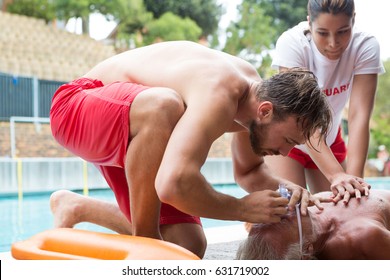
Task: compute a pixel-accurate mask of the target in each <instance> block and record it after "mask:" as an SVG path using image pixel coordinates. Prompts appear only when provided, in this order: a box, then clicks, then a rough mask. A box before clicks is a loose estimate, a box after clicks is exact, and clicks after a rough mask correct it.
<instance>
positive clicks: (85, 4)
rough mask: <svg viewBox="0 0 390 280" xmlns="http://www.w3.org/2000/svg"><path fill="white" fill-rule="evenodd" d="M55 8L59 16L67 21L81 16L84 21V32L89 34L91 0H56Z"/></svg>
mask: <svg viewBox="0 0 390 280" xmlns="http://www.w3.org/2000/svg"><path fill="white" fill-rule="evenodd" d="M54 8H55V10H56V16H57V18H59V19H61V20H64V21H65V22H67V21H68V20H69V19H71V18H80V19H81V21H82V23H81V26H82V33H83V34H89V14H90V13H91V0H55V1H54Z"/></svg>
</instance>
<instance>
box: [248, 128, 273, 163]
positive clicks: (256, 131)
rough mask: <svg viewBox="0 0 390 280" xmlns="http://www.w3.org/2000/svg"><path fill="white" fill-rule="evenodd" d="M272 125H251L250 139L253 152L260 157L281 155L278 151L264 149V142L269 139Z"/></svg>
mask: <svg viewBox="0 0 390 280" xmlns="http://www.w3.org/2000/svg"><path fill="white" fill-rule="evenodd" d="M271 125H272V123H269V124H257V123H256V122H255V121H252V123H251V124H250V125H249V138H250V142H251V147H252V150H253V152H254V153H255V154H256V155H258V156H261V157H263V156H266V155H280V153H279V151H278V150H271V149H264V142H265V139H267V137H268V134H269V131H270V129H271Z"/></svg>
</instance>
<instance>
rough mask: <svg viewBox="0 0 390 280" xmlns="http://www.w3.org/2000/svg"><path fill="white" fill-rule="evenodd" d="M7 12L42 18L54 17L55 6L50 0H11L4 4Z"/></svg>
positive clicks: (48, 19) (51, 18) (49, 18)
mask: <svg viewBox="0 0 390 280" xmlns="http://www.w3.org/2000/svg"><path fill="white" fill-rule="evenodd" d="M6 9H7V12H9V13H14V14H20V15H26V16H29V17H35V18H40V19H44V20H45V21H46V22H49V21H51V20H53V19H54V18H55V8H54V6H53V1H50V0H13V1H10V2H9V3H7V5H6Z"/></svg>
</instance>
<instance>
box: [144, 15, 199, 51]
mask: <svg viewBox="0 0 390 280" xmlns="http://www.w3.org/2000/svg"><path fill="white" fill-rule="evenodd" d="M145 29H146V32H145V35H144V36H143V37H144V41H143V42H144V44H146V45H148V44H151V43H154V42H156V41H160V40H161V41H172V40H188V41H197V40H198V39H199V37H200V35H201V33H202V29H200V27H199V26H198V25H197V24H196V23H195V22H194V21H193V20H191V19H189V18H185V19H182V18H181V17H179V16H177V15H174V14H173V13H171V12H167V13H165V14H163V15H162V16H161V17H160V18H159V19H157V20H154V21H151V22H149V23H148V24H147V25H146V27H145Z"/></svg>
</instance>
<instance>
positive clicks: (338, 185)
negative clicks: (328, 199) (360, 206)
mask: <svg viewBox="0 0 390 280" xmlns="http://www.w3.org/2000/svg"><path fill="white" fill-rule="evenodd" d="M370 189H371V186H370V185H369V184H368V183H366V182H365V181H364V180H363V179H362V178H360V177H356V176H353V175H349V174H346V173H340V174H338V175H337V176H335V177H334V178H333V180H332V184H331V185H330V190H331V191H332V193H333V200H332V201H333V202H334V203H337V202H339V201H340V200H342V201H343V203H344V204H348V202H349V199H350V198H351V197H353V196H355V197H356V199H357V200H360V199H361V197H362V195H365V196H368V194H369V192H370Z"/></svg>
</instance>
